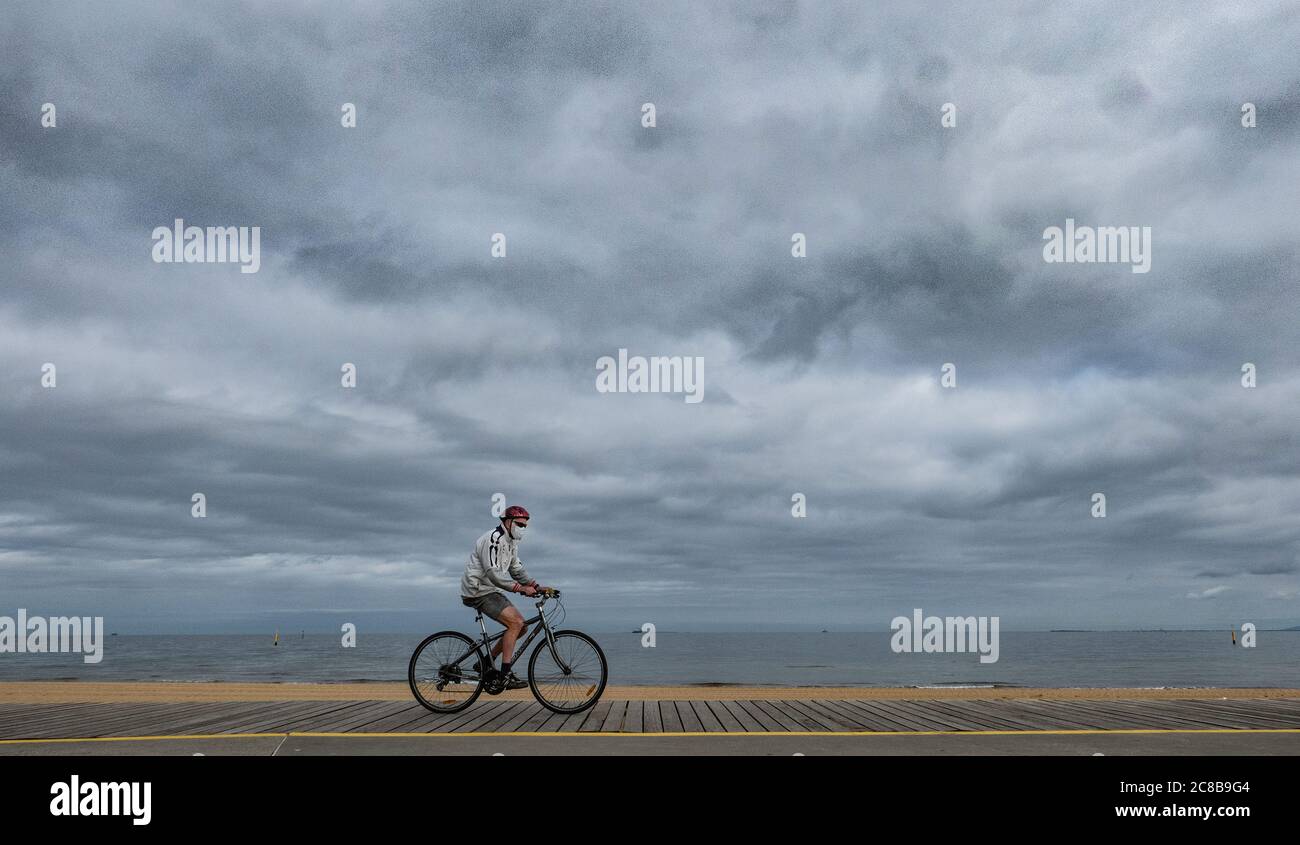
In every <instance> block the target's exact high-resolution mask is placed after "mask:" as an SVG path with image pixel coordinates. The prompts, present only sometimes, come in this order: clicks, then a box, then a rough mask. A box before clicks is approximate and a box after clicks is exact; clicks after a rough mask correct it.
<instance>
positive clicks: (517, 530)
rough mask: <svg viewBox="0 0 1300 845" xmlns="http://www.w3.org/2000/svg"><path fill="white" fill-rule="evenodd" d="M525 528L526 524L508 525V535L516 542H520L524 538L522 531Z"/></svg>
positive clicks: (526, 528) (525, 529)
mask: <svg viewBox="0 0 1300 845" xmlns="http://www.w3.org/2000/svg"><path fill="white" fill-rule="evenodd" d="M527 530H528V526H527V525H518V524H512V525H511V526H510V536H511V537H513V538H514V540H515V542H516V543H518V542H521V541H522V540H523V539H524V532H525V531H527Z"/></svg>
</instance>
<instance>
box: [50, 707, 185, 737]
mask: <svg viewBox="0 0 1300 845" xmlns="http://www.w3.org/2000/svg"><path fill="white" fill-rule="evenodd" d="M167 712H168V710H167V708H166V707H164V706H163V705H160V704H158V703H150V704H143V703H127V702H121V703H116V704H113V705H103V706H102V707H101V708H100V709H99V710H98V712H96V713H95V714H93V715H87V716H83V717H81V719H78V720H74V722H73V723H67V722H64V723H52V724H49V725H47V726H46V728H47V730H48V731H50V732H53V731H54V730H56V729H59V730H64V731H67V734H65V735H66V736H77V735H78V732H79V731H88V732H89V733H91V734H93V735H94V736H115V735H122V736H138V735H141V734H148V735H158V734H159V733H160V731H159V730H158V727H157V724H158V720H159V717H160V716H161V715H163V714H166V713H167ZM56 726H57V728H56ZM82 735H85V734H82Z"/></svg>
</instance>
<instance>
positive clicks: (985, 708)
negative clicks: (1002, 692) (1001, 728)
mask: <svg viewBox="0 0 1300 845" xmlns="http://www.w3.org/2000/svg"><path fill="white" fill-rule="evenodd" d="M965 703H966V704H968V705H975V708H974V709H976V710H978V711H981V712H984V713H987V714H989V715H990V716H992V717H994V718H997V719H1000V720H1001V721H1003V722H1005V723H1006V724H1007V727H1006V730H1011V731H1038V730H1042V729H1043V725H1042V717H1041V716H1040V715H1038V714H1036V713H1027V712H1025V711H1023V710H1021V709H1019V708H1018V707H1016V702H1015V701H1014V700H993V701H979V700H972V701H967V702H965Z"/></svg>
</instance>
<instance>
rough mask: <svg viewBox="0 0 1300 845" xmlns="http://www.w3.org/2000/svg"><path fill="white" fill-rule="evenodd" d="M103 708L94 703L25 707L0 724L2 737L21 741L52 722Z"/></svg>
mask: <svg viewBox="0 0 1300 845" xmlns="http://www.w3.org/2000/svg"><path fill="white" fill-rule="evenodd" d="M103 706H104V705H103V704H96V703H92V702H84V703H78V704H31V705H24V706H23V709H22V710H21V711H18V712H14V713H11V714H9V715H8V717H7V718H6V720H5V721H4V722H3V723H0V736H5V737H9V738H13V739H20V738H22V736H23V733H24V732H25V731H29V730H36V729H38V728H40V727H41V726H42V725H46V724H49V723H52V722H62V721H64V720H67V719H74V718H77V717H78V716H90V715H94V714H96V713H98V712H99V710H100V709H101V708H102V707H103Z"/></svg>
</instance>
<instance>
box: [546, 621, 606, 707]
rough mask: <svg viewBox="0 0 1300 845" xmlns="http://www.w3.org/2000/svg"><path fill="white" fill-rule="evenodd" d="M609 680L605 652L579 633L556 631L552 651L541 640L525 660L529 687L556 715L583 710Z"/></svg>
mask: <svg viewBox="0 0 1300 845" xmlns="http://www.w3.org/2000/svg"><path fill="white" fill-rule="evenodd" d="M557 658H558V659H557ZM608 680H609V666H608V665H607V664H606V663H605V652H603V651H601V650H600V646H599V645H597V644H596V641H595V640H593V639H592V638H591V637H589V636H587V635H586V634H584V633H582V632H581V631H556V632H555V647H554V649H552V647H551V644H550V643H549V642H547V641H546V640H545V639H543V640H542V641H541V642H540V643H538V644H537V648H535V649H533V655H532V657H531V658H529V660H528V686H530V687H532V690H533V695H534V696H536V698H537V700H538V701H540V702H541V703H542V706H543V707H545V708H547V709H548V710H552V711H554V712H556V713H581V712H582V711H583V710H586V709H587V708H588V707H590V706H592V705H593V704H595V703H596V702H597V701H598V700H599V699H600V694H601V693H603V692H604V691H605V682H606V681H608Z"/></svg>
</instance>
